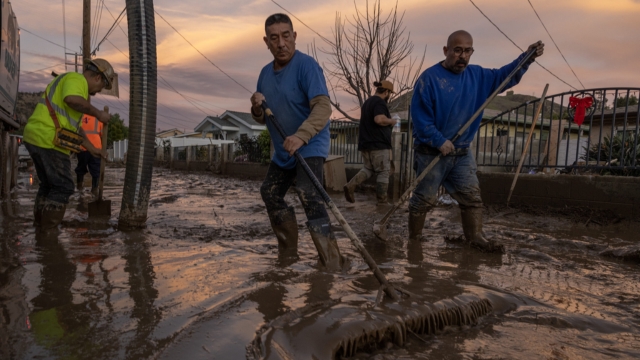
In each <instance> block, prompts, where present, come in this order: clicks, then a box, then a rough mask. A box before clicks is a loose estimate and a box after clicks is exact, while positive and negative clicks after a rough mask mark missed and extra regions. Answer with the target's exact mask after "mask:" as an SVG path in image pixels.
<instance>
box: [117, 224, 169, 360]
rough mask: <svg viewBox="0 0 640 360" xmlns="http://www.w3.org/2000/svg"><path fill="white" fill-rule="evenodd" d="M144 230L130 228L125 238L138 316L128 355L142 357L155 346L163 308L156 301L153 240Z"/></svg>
mask: <svg viewBox="0 0 640 360" xmlns="http://www.w3.org/2000/svg"><path fill="white" fill-rule="evenodd" d="M145 240H146V239H145V237H144V234H143V233H142V232H131V233H128V234H126V238H125V247H126V249H125V254H124V256H123V258H124V260H125V262H126V263H125V267H124V270H125V272H127V273H128V275H129V296H130V297H131V299H132V300H133V309H132V311H131V317H132V318H135V319H136V320H137V326H136V328H135V330H134V334H133V338H132V339H131V340H130V341H129V343H128V344H127V346H126V354H125V355H126V358H128V359H139V358H147V357H149V356H151V355H152V354H153V353H154V352H155V350H156V342H155V341H154V339H153V336H152V335H153V332H154V330H155V328H156V327H157V325H158V323H159V322H160V320H161V319H162V311H161V310H160V309H159V308H158V306H157V305H156V303H155V302H156V300H157V299H158V290H157V289H156V288H155V287H154V283H155V280H156V273H155V271H154V269H153V263H152V261H151V254H150V251H149V248H150V244H149V242H147V241H145Z"/></svg>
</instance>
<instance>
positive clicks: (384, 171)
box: [360, 149, 391, 184]
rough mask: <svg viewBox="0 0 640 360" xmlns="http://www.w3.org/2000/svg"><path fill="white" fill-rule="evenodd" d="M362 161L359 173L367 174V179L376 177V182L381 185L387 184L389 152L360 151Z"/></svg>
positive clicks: (389, 164) (387, 150) (386, 150)
mask: <svg viewBox="0 0 640 360" xmlns="http://www.w3.org/2000/svg"><path fill="white" fill-rule="evenodd" d="M362 160H363V161H364V167H363V168H362V169H360V172H363V173H365V174H367V179H368V178H370V177H372V176H373V175H374V174H375V175H377V177H376V182H379V183H383V184H388V183H389V172H390V171H391V150H389V149H384V150H365V151H362ZM364 180H366V179H364ZM364 180H363V181H364Z"/></svg>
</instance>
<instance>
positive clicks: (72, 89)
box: [23, 72, 89, 154]
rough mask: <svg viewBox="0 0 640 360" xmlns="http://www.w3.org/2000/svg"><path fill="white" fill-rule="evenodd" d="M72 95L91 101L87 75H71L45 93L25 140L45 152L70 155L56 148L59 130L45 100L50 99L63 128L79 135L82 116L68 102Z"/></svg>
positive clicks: (26, 129) (25, 129)
mask: <svg viewBox="0 0 640 360" xmlns="http://www.w3.org/2000/svg"><path fill="white" fill-rule="evenodd" d="M72 95H73V96H81V97H82V98H83V99H88V98H89V85H88V84H87V80H86V79H85V77H84V75H82V74H78V73H75V72H69V73H65V74H62V75H59V76H58V77H56V78H55V79H54V80H53V81H52V82H51V83H50V84H49V85H48V86H47V89H46V90H45V93H44V94H43V95H42V98H40V101H39V102H38V105H36V108H35V110H34V111H33V114H32V115H31V117H30V118H29V120H28V121H27V125H26V126H25V128H24V134H23V140H24V141H25V142H27V143H29V144H32V145H35V146H38V147H41V148H45V149H55V150H58V151H60V152H62V153H65V154H69V150H66V149H62V148H59V147H57V146H55V145H54V144H53V139H54V137H55V134H56V127H55V124H54V122H53V119H51V116H50V115H49V110H48V109H47V105H46V100H45V96H48V98H49V102H50V103H51V107H52V108H53V110H54V111H55V112H56V115H57V117H58V121H59V122H60V127H63V128H65V129H68V130H71V131H74V132H77V131H78V126H79V125H80V118H81V117H82V113H81V112H78V111H76V110H74V109H72V108H71V107H69V105H67V104H66V103H65V102H64V99H65V98H66V97H67V96H72Z"/></svg>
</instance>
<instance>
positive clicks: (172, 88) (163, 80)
mask: <svg viewBox="0 0 640 360" xmlns="http://www.w3.org/2000/svg"><path fill="white" fill-rule="evenodd" d="M106 40H107V42H108V43H109V44H111V46H113V47H114V48H115V49H116V50H118V51H119V52H120V53H121V54H122V55H124V56H125V57H126V58H127V59H128V58H129V55H127V54H125V53H124V52H123V51H122V50H120V49H119V48H118V47H117V46H115V45H114V44H113V43H112V42H111V41H109V39H106ZM158 77H159V78H160V80H161V83H162V84H165V86H167V87H169V88H170V89H168V90H172V91H173V92H175V93H177V94H178V95H180V96H182V98H184V99H185V100H186V101H187V102H189V103H190V104H191V105H192V106H193V107H195V108H196V109H198V110H200V111H201V112H202V113H203V114H205V116H209V114H207V113H206V112H205V111H203V110H202V109H200V107H198V106H197V105H196V104H194V103H193V102H191V101H190V100H189V99H187V97H186V96H185V95H183V94H182V93H180V92H179V91H178V90H176V89H175V88H174V87H173V86H172V85H171V84H170V83H169V82H168V81H167V80H165V78H164V77H162V75H160V74H158ZM158 105H160V106H162V105H161V104H159V103H158ZM214 106H215V105H214ZM166 108H167V109H169V110H171V111H174V112H175V110H173V109H171V108H169V107H166ZM221 109H222V108H221ZM176 114H178V115H182V114H180V113H177V112H176Z"/></svg>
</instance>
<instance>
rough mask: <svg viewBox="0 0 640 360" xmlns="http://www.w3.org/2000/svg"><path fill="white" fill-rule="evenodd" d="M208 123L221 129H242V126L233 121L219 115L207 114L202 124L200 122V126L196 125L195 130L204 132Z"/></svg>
mask: <svg viewBox="0 0 640 360" xmlns="http://www.w3.org/2000/svg"><path fill="white" fill-rule="evenodd" d="M207 124H211V125H213V126H214V127H216V128H218V129H220V130H225V131H238V130H240V128H239V127H238V126H236V124H234V123H233V122H231V121H229V120H227V119H223V118H221V117H217V116H207V117H206V118H204V120H202V122H201V123H200V124H198V126H196V127H195V129H194V130H195V131H197V132H202V131H203V130H204V126H205V125H207Z"/></svg>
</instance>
